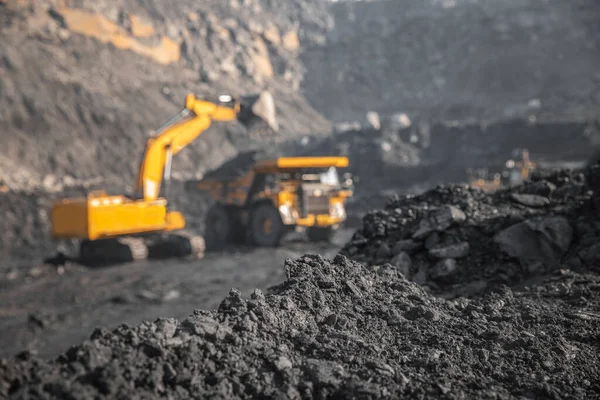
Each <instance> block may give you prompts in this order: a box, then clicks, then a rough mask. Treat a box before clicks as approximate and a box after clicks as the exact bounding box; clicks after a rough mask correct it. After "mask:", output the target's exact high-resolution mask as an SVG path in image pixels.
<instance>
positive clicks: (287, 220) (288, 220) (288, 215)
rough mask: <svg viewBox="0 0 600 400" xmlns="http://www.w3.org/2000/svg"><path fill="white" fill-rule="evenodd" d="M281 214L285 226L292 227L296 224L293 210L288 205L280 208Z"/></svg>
mask: <svg viewBox="0 0 600 400" xmlns="http://www.w3.org/2000/svg"><path fill="white" fill-rule="evenodd" d="M279 214H281V219H282V220H283V223H284V224H286V225H290V224H293V223H294V215H293V213H292V209H291V208H290V206H288V205H287V204H284V205H281V206H279Z"/></svg>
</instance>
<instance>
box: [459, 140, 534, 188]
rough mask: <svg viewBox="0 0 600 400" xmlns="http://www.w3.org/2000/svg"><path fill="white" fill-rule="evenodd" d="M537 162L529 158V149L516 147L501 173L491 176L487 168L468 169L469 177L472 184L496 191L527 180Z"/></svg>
mask: <svg viewBox="0 0 600 400" xmlns="http://www.w3.org/2000/svg"><path fill="white" fill-rule="evenodd" d="M535 168H536V164H535V163H533V162H532V161H531V160H530V158H529V150H527V149H514V150H513V152H512V158H511V159H509V160H507V161H506V163H505V168H504V170H503V171H502V172H501V173H495V174H493V175H491V176H490V173H489V171H488V169H487V168H479V169H472V168H470V169H467V179H468V182H469V185H470V186H473V187H479V188H481V189H483V190H485V191H495V190H498V189H500V188H503V187H514V186H518V185H520V184H522V183H523V182H525V181H527V180H528V179H529V178H530V176H531V172H532V171H533V170H534V169H535Z"/></svg>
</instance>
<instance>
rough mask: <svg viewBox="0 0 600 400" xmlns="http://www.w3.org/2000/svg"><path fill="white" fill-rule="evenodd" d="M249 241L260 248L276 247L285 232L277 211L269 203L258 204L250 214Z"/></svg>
mask: <svg viewBox="0 0 600 400" xmlns="http://www.w3.org/2000/svg"><path fill="white" fill-rule="evenodd" d="M249 228H250V239H251V241H252V244H253V245H255V246H261V247H276V246H278V245H279V242H280V241H281V238H282V237H283V234H284V232H285V225H284V224H283V221H282V220H281V215H280V214H279V210H278V209H277V208H275V206H273V205H272V204H270V203H260V204H258V205H257V206H256V207H254V209H253V210H252V213H251V214H250V226H249Z"/></svg>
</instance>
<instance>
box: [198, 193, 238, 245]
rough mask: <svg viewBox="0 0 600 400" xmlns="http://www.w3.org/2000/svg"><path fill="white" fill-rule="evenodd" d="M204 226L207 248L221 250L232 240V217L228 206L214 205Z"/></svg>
mask: <svg viewBox="0 0 600 400" xmlns="http://www.w3.org/2000/svg"><path fill="white" fill-rule="evenodd" d="M204 226H205V228H204V230H205V233H204V240H205V242H206V250H209V251H211V250H220V249H222V248H223V247H225V245H227V243H229V242H230V241H231V237H232V232H233V229H232V228H233V227H232V218H231V215H230V213H229V210H227V208H226V207H224V206H222V205H220V204H216V205H214V206H213V207H212V208H211V209H210V210H209V211H208V214H207V215H206V219H205V220H204Z"/></svg>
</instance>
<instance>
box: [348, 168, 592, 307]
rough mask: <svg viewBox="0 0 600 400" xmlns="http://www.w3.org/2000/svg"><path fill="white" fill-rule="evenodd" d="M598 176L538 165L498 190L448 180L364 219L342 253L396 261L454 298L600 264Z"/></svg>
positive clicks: (380, 261) (375, 260)
mask: <svg viewBox="0 0 600 400" xmlns="http://www.w3.org/2000/svg"><path fill="white" fill-rule="evenodd" d="M594 179H596V180H597V171H596V169H593V170H590V171H587V172H586V171H579V172H578V171H543V170H540V171H539V172H538V173H537V174H535V176H533V177H532V179H531V180H530V181H529V182H527V183H526V184H524V185H522V186H519V187H516V188H512V189H505V190H501V191H498V192H496V193H495V194H492V195H490V194H486V193H484V192H483V191H482V190H480V189H476V188H471V187H469V186H466V185H465V186H461V185H449V186H438V187H437V188H435V189H432V190H430V191H428V192H425V193H423V194H421V195H419V196H412V195H405V196H394V197H392V198H390V199H389V200H388V204H387V205H386V207H385V209H383V210H377V211H372V212H370V213H368V214H367V215H366V216H365V217H364V219H363V227H362V229H361V230H359V231H357V232H356V233H355V235H354V236H353V238H352V240H351V241H350V242H349V243H347V244H346V246H345V247H344V249H343V250H342V254H345V255H348V256H350V257H352V258H353V259H355V260H358V261H361V262H364V263H366V264H368V265H377V264H385V263H390V264H392V265H393V266H394V267H395V268H397V269H399V270H400V271H401V272H402V273H403V274H404V275H405V276H406V277H407V278H409V279H411V280H414V281H415V282H417V283H419V284H422V285H424V286H425V287H427V288H429V289H430V290H432V291H433V292H436V293H440V294H441V293H444V294H445V295H448V296H453V295H464V294H469V293H475V292H481V291H484V290H487V289H490V288H493V287H496V286H498V285H504V284H512V283H515V282H518V281H520V280H522V279H524V278H527V277H531V276H538V275H543V274H545V273H550V272H552V271H554V270H556V269H560V268H582V267H587V268H590V269H594V268H596V266H595V264H594V262H595V261H596V256H594V255H593V254H595V250H597V247H595V246H597V242H598V238H597V235H598V233H599V230H598V229H599V228H600V224H598V221H599V214H600V213H599V210H600V208H598V207H597V206H595V203H597V202H595V201H594V196H593V193H594V191H593V190H592V186H594V185H592V184H591V183H590V182H593V180H594ZM594 187H595V186H594ZM596 253H597V251H596Z"/></svg>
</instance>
